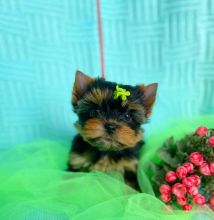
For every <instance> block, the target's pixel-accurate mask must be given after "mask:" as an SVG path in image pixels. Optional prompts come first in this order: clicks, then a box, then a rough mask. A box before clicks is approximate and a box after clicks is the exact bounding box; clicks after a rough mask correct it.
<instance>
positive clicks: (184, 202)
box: [177, 197, 187, 206]
mask: <svg viewBox="0 0 214 220" xmlns="http://www.w3.org/2000/svg"><path fill="white" fill-rule="evenodd" d="M177 203H178V204H179V205H181V206H183V205H186V204H187V198H186V197H181V198H177Z"/></svg>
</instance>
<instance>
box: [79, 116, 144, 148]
mask: <svg viewBox="0 0 214 220" xmlns="http://www.w3.org/2000/svg"><path fill="white" fill-rule="evenodd" d="M116 123H117V124H116ZM108 124H109V123H108ZM111 124H112V121H111ZM115 125H116V126H115V127H114V130H111V131H109V130H108V129H109V128H108V129H107V128H106V124H104V123H103V121H102V120H100V119H96V118H94V119H89V120H88V121H86V122H85V124H84V126H81V125H80V124H79V123H76V128H77V130H78V131H79V133H80V135H81V136H82V137H83V139H84V140H85V141H86V142H88V143H89V144H90V145H92V146H93V147H96V148H98V149H99V150H101V151H120V150H123V149H126V148H133V147H135V146H136V144H137V143H138V142H139V141H141V138H142V130H141V129H139V130H138V131H134V130H133V129H131V128H130V127H128V126H127V125H125V124H123V123H120V124H119V123H118V122H115ZM110 129H113V127H110Z"/></svg>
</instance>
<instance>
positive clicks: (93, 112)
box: [90, 109, 102, 117]
mask: <svg viewBox="0 0 214 220" xmlns="http://www.w3.org/2000/svg"><path fill="white" fill-rule="evenodd" d="M101 114H102V111H101V110H100V109H95V110H93V111H91V112H90V116H91V117H97V116H99V115H101Z"/></svg>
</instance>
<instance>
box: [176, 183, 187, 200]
mask: <svg viewBox="0 0 214 220" xmlns="http://www.w3.org/2000/svg"><path fill="white" fill-rule="evenodd" d="M172 193H173V194H174V195H175V196H176V197H178V198H181V197H184V196H185V194H186V193H187V188H186V187H185V186H184V185H183V184H181V183H175V184H174V185H173V186H172Z"/></svg>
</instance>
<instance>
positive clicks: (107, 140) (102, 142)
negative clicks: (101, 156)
mask: <svg viewBox="0 0 214 220" xmlns="http://www.w3.org/2000/svg"><path fill="white" fill-rule="evenodd" d="M83 138H84V137H83ZM84 139H85V141H87V142H88V143H89V144H91V145H92V146H94V147H96V148H98V149H99V150H100V151H121V150H123V149H125V148H128V146H126V145H124V144H122V143H120V142H118V141H117V140H114V139H113V138H112V137H100V138H94V139H90V138H88V139H87V138H84Z"/></svg>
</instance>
